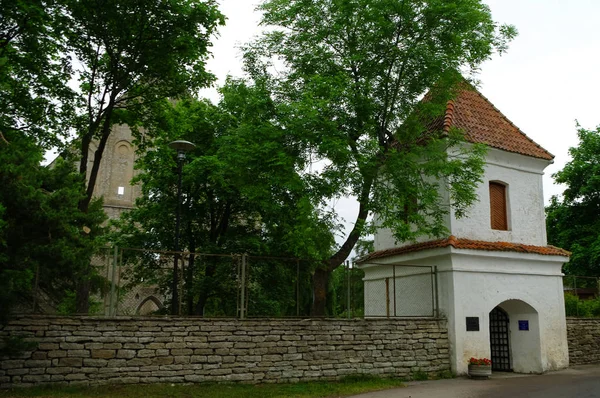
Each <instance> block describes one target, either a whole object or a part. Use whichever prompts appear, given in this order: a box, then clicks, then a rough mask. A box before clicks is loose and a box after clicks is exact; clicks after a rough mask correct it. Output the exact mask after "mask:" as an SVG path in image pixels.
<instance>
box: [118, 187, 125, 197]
mask: <svg viewBox="0 0 600 398" xmlns="http://www.w3.org/2000/svg"><path fill="white" fill-rule="evenodd" d="M117 195H125V187H119V188H117Z"/></svg>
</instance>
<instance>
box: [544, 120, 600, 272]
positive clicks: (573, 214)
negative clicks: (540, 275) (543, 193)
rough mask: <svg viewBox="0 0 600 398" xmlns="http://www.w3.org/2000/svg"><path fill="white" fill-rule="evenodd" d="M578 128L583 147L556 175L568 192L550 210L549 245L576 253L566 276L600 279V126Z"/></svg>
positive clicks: (572, 150) (574, 151)
mask: <svg viewBox="0 0 600 398" xmlns="http://www.w3.org/2000/svg"><path fill="white" fill-rule="evenodd" d="M577 128H578V131H577V135H578V137H579V145H578V146H577V147H573V148H570V149H569V154H570V155H571V158H572V159H571V161H569V162H568V163H567V164H566V165H565V167H564V168H563V169H562V170H561V171H559V172H557V173H555V174H553V177H554V180H555V181H556V182H557V183H559V184H565V185H566V189H565V191H564V192H563V194H562V198H560V197H559V196H553V197H552V198H551V201H550V205H549V206H548V207H547V208H546V220H547V221H546V223H547V230H548V243H550V244H552V245H556V246H559V247H562V248H564V249H567V250H569V251H571V252H572V253H573V254H572V255H571V259H570V261H569V263H568V264H567V265H566V266H565V271H566V273H568V274H571V275H588V276H600V232H599V231H600V210H599V209H600V126H599V127H596V129H595V130H587V129H584V128H582V127H580V126H579V125H578V126H577Z"/></svg>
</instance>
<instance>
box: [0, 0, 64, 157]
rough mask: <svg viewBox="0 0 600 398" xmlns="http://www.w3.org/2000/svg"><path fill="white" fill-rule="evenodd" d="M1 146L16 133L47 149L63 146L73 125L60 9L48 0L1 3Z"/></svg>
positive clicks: (10, 0) (11, 0)
mask: <svg viewBox="0 0 600 398" xmlns="http://www.w3.org/2000/svg"><path fill="white" fill-rule="evenodd" d="M0 9H1V10H2V13H1V14H0V140H3V141H5V142H7V136H8V135H11V136H14V133H15V132H19V133H20V134H25V135H27V136H29V137H30V138H32V139H33V140H34V142H35V143H37V144H39V145H41V146H43V147H44V148H46V149H48V148H50V147H55V146H59V145H61V138H64V136H65V134H66V133H67V132H68V127H69V126H70V125H71V123H72V121H73V120H72V117H73V113H72V112H73V100H74V93H73V91H72V90H71V89H69V88H68V86H67V85H66V84H65V82H67V81H69V79H70V76H71V69H70V65H69V64H68V62H66V60H65V59H61V58H60V57H59V53H60V52H61V51H64V46H63V43H62V41H61V29H58V27H57V19H56V18H57V15H58V14H59V13H60V7H59V5H58V4H57V3H56V2H54V1H52V0H50V1H44V0H28V1H21V0H18V1H14V0H1V1H0Z"/></svg>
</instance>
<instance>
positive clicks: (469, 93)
mask: <svg viewBox="0 0 600 398" xmlns="http://www.w3.org/2000/svg"><path fill="white" fill-rule="evenodd" d="M450 127H456V128H458V129H460V130H462V131H463V133H464V134H465V138H466V140H467V141H469V142H472V143H480V144H487V145H489V146H491V147H493V148H497V149H502V150H505V151H508V152H514V153H520V154H522V155H527V156H532V157H535V158H540V159H546V160H552V159H554V155H552V154H551V153H550V152H548V151H547V150H545V149H544V148H542V147H541V146H539V145H538V144H536V143H535V142H534V141H533V140H532V139H531V138H529V137H527V135H525V133H523V132H522V131H521V130H520V129H519V128H518V127H517V126H515V125H514V124H513V123H512V122H511V121H510V120H508V118H507V117H506V116H504V115H503V114H502V112H500V111H499V110H498V109H497V108H496V107H495V106H494V105H493V104H492V103H491V102H490V101H489V100H488V99H487V98H486V97H484V96H483V95H482V94H481V93H480V92H479V91H477V90H476V89H475V88H473V87H472V86H470V85H468V84H466V83H465V84H464V88H461V89H460V90H459V91H458V94H457V96H456V98H454V100H451V101H449V102H448V105H447V107H446V113H445V115H444V116H443V117H439V118H437V119H436V120H435V121H434V122H433V123H431V124H429V126H428V128H429V129H432V130H437V131H439V130H443V131H444V132H448V131H449V129H450Z"/></svg>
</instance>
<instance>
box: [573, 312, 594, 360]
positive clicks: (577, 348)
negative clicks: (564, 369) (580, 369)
mask: <svg viewBox="0 0 600 398" xmlns="http://www.w3.org/2000/svg"><path fill="white" fill-rule="evenodd" d="M567 337H568V340H569V365H571V366H574V365H585V364H589V363H600V319H598V318H567Z"/></svg>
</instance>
